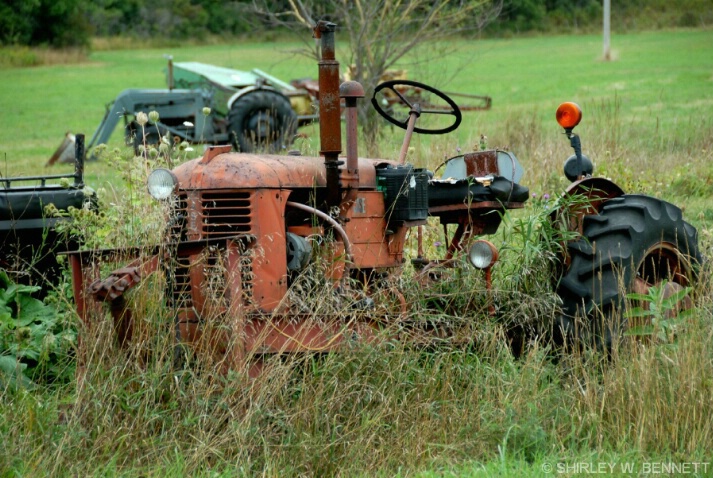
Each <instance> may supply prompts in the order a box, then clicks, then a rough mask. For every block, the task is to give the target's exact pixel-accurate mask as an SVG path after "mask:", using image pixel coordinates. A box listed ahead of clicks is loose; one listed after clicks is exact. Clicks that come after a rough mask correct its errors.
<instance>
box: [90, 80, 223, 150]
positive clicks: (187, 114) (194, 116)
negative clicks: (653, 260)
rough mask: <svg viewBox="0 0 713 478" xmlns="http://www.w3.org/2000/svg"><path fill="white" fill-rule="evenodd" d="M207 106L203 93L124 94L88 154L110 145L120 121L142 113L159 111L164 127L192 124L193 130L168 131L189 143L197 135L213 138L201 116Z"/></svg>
mask: <svg viewBox="0 0 713 478" xmlns="http://www.w3.org/2000/svg"><path fill="white" fill-rule="evenodd" d="M207 105H208V99H207V98H205V96H204V94H203V92H202V91H201V90H175V89H174V90H159V89H156V90H147V89H129V90H124V91H122V92H121V93H119V95H118V96H117V97H116V99H115V100H114V102H113V103H112V104H111V107H109V108H107V111H106V114H105V115H104V118H103V119H102V121H101V123H100V124H99V127H98V128H97V129H96V131H95V132H94V134H93V135H92V139H91V140H90V141H89V144H88V145H87V150H90V149H92V148H93V147H94V146H97V145H99V144H103V143H107V142H108V141H109V138H110V137H111V135H112V133H113V132H114V129H115V128H116V125H117V124H118V123H119V119H120V118H125V117H127V116H135V115H136V113H138V112H139V111H143V112H144V113H149V112H150V111H157V112H158V113H159V117H160V118H161V122H162V124H163V123H164V122H167V121H170V122H171V123H173V124H175V123H178V124H182V123H183V122H184V121H185V122H189V123H192V126H190V127H181V128H177V127H166V129H168V130H170V131H171V132H172V133H174V134H176V135H178V136H181V137H182V138H184V139H187V140H189V141H195V140H196V137H197V136H200V133H199V134H198V135H196V132H204V133H210V134H212V130H213V129H212V125H210V124H206V115H204V114H203V113H202V109H203V107H204V106H207Z"/></svg>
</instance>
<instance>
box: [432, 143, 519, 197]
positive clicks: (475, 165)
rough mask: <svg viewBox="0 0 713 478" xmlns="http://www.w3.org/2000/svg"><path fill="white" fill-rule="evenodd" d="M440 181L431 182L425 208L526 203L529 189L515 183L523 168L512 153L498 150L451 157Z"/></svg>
mask: <svg viewBox="0 0 713 478" xmlns="http://www.w3.org/2000/svg"><path fill="white" fill-rule="evenodd" d="M444 164H445V169H444V171H443V175H442V178H441V179H432V180H431V181H430V182H429V188H428V205H429V206H431V207H432V206H443V205H448V204H456V203H462V202H482V201H499V202H503V203H507V202H525V201H527V198H528V197H529V195H530V190H529V189H528V188H527V187H525V186H522V185H520V184H517V182H518V181H519V180H520V178H521V177H522V174H523V169H522V166H520V163H519V162H518V160H517V158H515V156H514V155H513V154H512V153H508V152H505V151H497V150H488V151H476V152H472V153H466V154H464V155H460V156H455V157H453V158H450V159H449V160H447V161H446V162H445V163H444Z"/></svg>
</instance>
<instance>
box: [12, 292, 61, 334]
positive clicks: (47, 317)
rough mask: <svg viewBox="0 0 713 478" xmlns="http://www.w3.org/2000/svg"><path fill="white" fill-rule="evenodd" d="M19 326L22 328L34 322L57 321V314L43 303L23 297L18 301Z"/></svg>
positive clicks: (32, 298)
mask: <svg viewBox="0 0 713 478" xmlns="http://www.w3.org/2000/svg"><path fill="white" fill-rule="evenodd" d="M16 302H17V312H18V314H17V325H18V327H22V326H25V325H29V324H31V323H32V322H45V321H52V322H53V321H54V320H56V312H55V310H54V309H52V308H51V307H49V306H47V305H45V304H44V303H43V302H42V301H40V300H37V299H35V298H34V297H29V296H25V295H22V296H20V297H19V298H18V299H17V301H16Z"/></svg>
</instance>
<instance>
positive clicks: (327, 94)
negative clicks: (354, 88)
mask: <svg viewBox="0 0 713 478" xmlns="http://www.w3.org/2000/svg"><path fill="white" fill-rule="evenodd" d="M336 29H337V25H336V24H334V23H331V22H326V21H320V22H319V23H317V26H316V27H315V28H314V37H315V38H317V39H319V40H320V43H321V47H322V59H321V60H320V61H319V142H320V151H319V153H320V154H321V155H322V156H324V165H325V170H326V175H327V206H328V208H329V209H330V210H331V209H332V208H335V207H339V205H340V203H341V191H340V188H339V165H340V164H341V163H340V161H339V153H341V152H342V126H341V108H340V99H339V62H338V61H337V60H336V57H335V54H334V32H335V30H336Z"/></svg>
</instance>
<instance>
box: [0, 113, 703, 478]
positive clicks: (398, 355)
mask: <svg viewBox="0 0 713 478" xmlns="http://www.w3.org/2000/svg"><path fill="white" fill-rule="evenodd" d="M592 117H593V119H592V121H594V122H595V123H596V124H598V125H599V126H596V127H600V126H601V127H602V128H603V131H605V133H604V137H605V138H606V140H605V141H604V142H603V144H599V143H598V142H595V141H591V140H589V139H588V138H587V137H586V136H583V144H584V147H585V152H586V154H589V155H591V157H593V158H596V160H597V162H601V164H600V167H604V168H605V170H607V168H609V169H610V170H621V172H622V173H623V175H624V177H625V180H629V181H631V182H632V184H634V182H636V181H639V183H640V184H639V185H641V186H644V187H645V188H646V189H648V190H649V191H650V192H651V191H656V190H657V186H656V182H657V179H656V178H657V177H658V175H659V174H663V173H664V172H665V171H666V167H665V166H664V165H665V164H666V161H668V160H669V158H670V155H671V154H676V155H681V154H687V155H688V156H687V157H688V158H689V159H690V161H691V162H692V164H693V166H692V167H691V171H682V174H684V175H688V174H694V173H693V172H694V171H700V172H702V173H701V174H699V176H698V177H697V178H695V179H696V180H697V181H699V182H700V181H705V179H704V178H705V171H707V170H708V169H707V168H709V166H708V164H701V162H700V161H698V160H697V158H696V151H698V150H699V148H702V147H703V146H704V143H705V141H707V140H710V139H713V138H711V137H710V136H705V135H704V137H703V138H699V137H695V135H691V137H690V138H687V139H686V141H687V143H686V147H685V148H682V149H680V148H677V147H674V146H673V145H672V146H671V148H663V150H662V151H659V152H658V153H657V152H656V151H657V149H656V148H655V147H654V146H652V145H650V144H645V142H644V141H638V140H635V139H632V138H635V137H636V135H635V134H633V133H632V131H631V130H630V129H629V127H628V126H627V125H626V124H621V123H619V124H617V123H616V105H615V104H613V105H606V104H604V105H602V110H601V112H600V113H596V114H593V115H592ZM607 118H608V120H610V121H613V122H614V124H610V123H606V121H607ZM599 122H601V124H599ZM605 126H606V127H605ZM607 128H609V129H607ZM624 133H626V134H624ZM707 134H709V133H707ZM546 136H547V135H546V134H545V133H544V132H543V131H542V129H541V127H540V126H538V123H537V122H536V121H535V120H534V119H530V118H527V117H517V118H514V119H513V120H512V122H511V123H510V126H509V127H508V128H507V130H506V132H505V133H504V135H503V136H502V137H495V138H490V141H491V144H492V143H495V144H509V145H510V146H511V147H512V149H513V150H515V151H524V153H519V154H518V156H519V157H521V158H523V162H525V161H526V162H527V163H526V166H527V165H528V164H529V166H530V167H528V168H527V169H528V170H529V171H530V174H528V176H526V178H527V179H526V180H525V181H523V182H525V183H527V184H528V185H530V187H531V190H532V191H536V192H538V193H540V197H539V199H538V200H533V201H531V202H530V205H529V206H528V207H527V208H526V209H525V210H524V211H520V212H519V213H518V214H517V215H514V216H513V217H508V218H506V220H505V223H504V224H503V226H502V227H501V231H500V233H499V235H497V236H496V237H495V238H493V240H495V241H496V242H497V244H498V245H499V246H500V248H501V251H502V257H501V263H500V264H499V265H498V266H497V268H496V270H495V271H494V274H495V276H496V279H495V291H494V295H495V298H496V300H497V302H498V316H497V318H493V317H491V316H490V315H489V314H488V302H487V300H486V299H485V297H486V296H485V289H484V284H483V282H482V277H480V276H479V275H477V274H475V273H474V272H473V271H470V270H469V269H464V270H463V272H456V273H454V274H453V275H451V276H445V277H444V278H443V280H442V281H441V282H439V283H438V284H437V286H436V288H435V289H434V290H430V291H425V290H424V289H423V288H422V287H421V286H420V285H419V283H418V282H416V281H414V280H412V277H411V276H410V275H409V272H408V268H407V271H406V272H405V273H404V274H403V275H402V276H401V277H400V278H399V279H398V280H399V282H398V284H399V286H400V287H402V288H403V289H404V293H405V295H406V296H407V297H408V300H409V303H410V304H411V305H412V309H413V310H415V311H416V312H415V314H414V315H413V316H412V317H409V318H410V319H414V320H412V321H411V323H412V324H413V323H416V324H417V325H416V326H412V328H411V329H410V330H411V331H412V332H414V335H416V333H415V332H417V331H418V326H419V324H420V326H424V327H432V328H433V327H435V328H439V327H440V328H441V330H443V331H444V332H447V333H445V334H443V338H442V339H441V340H439V341H437V342H433V343H430V344H427V345H423V344H421V345H418V346H417V345H414V344H413V343H412V342H409V341H396V340H393V338H392V337H393V336H394V334H393V333H392V332H393V329H389V327H386V328H385V331H384V337H383V340H380V341H376V342H374V343H371V344H366V343H361V342H358V341H357V342H354V343H353V344H351V345H350V346H348V347H345V348H344V349H343V350H342V351H341V352H339V353H334V354H318V353H314V354H302V355H286V356H278V357H274V359H273V360H272V361H270V363H269V364H268V366H267V367H266V368H265V370H264V372H263V374H262V375H261V376H260V377H259V378H257V379H254V380H253V379H249V378H247V376H246V374H245V373H244V371H243V370H235V371H232V372H230V373H227V374H222V373H219V372H218V371H217V367H216V364H215V357H214V356H213V355H211V354H203V353H191V352H189V354H188V356H187V358H186V359H185V360H181V361H179V362H178V364H179V366H177V361H176V358H177V357H179V358H180V357H183V355H182V350H180V349H177V348H176V344H175V330H174V323H173V317H172V314H171V311H170V310H169V309H168V308H166V307H165V306H164V305H163V302H164V300H163V294H164V287H163V284H162V281H161V279H160V278H159V277H157V278H156V279H154V280H152V281H146V282H145V283H144V284H142V285H141V286H140V287H138V288H137V289H136V290H135V291H133V292H132V296H131V301H132V303H133V306H134V307H135V308H136V310H138V311H139V312H140V313H139V314H137V315H136V324H137V331H136V337H135V340H134V341H133V342H132V343H131V344H130V346H129V347H128V348H127V349H121V348H120V347H118V345H117V344H116V343H115V340H114V338H113V328H112V327H113V326H112V323H111V320H110V319H109V316H108V315H107V316H105V317H104V318H103V319H101V320H97V321H96V322H95V325H94V326H93V327H91V328H83V327H82V328H80V334H81V337H82V344H81V347H80V348H79V349H78V351H77V364H78V367H79V373H78V377H80V378H79V379H78V380H77V381H76V382H73V383H69V384H65V385H63V386H54V387H45V388H40V389H38V390H34V391H23V390H20V391H12V390H5V391H3V392H2V400H1V401H0V430H2V436H3V447H2V449H1V450H0V468H1V469H2V474H16V475H26V476H29V475H36V474H49V475H72V476H76V475H82V476H83V475H142V476H166V475H185V476H188V475H190V476H209V475H210V476H215V475H227V476H394V475H414V474H418V473H440V472H447V471H448V470H466V471H465V473H473V474H475V470H477V469H479V466H480V465H478V464H482V463H485V464H487V463H492V462H502V463H511V464H514V465H513V466H515V467H516V469H519V470H520V471H521V472H522V473H529V472H531V471H532V470H536V471H537V470H539V468H536V465H537V464H538V463H541V462H542V461H543V460H550V461H561V462H568V461H569V462H571V461H576V460H580V459H581V460H589V461H591V460H592V459H593V458H594V459H596V457H602V456H626V457H631V459H633V460H638V461H646V460H653V461H686V462H689V461H696V460H698V461H706V460H708V461H710V450H711V449H713V433H712V432H711V430H712V429H713V418H712V417H713V401H711V400H710V397H711V396H712V395H713V379H712V378H711V377H713V290H712V286H711V283H712V281H711V270H710V265H708V264H707V265H705V266H704V267H703V269H702V270H701V272H700V280H699V282H698V283H697V285H696V287H695V312H696V313H695V315H694V319H693V320H691V321H690V322H688V323H687V324H686V327H685V328H683V329H682V330H681V331H680V332H679V334H678V335H677V337H676V339H675V341H673V342H672V343H669V344H656V343H642V342H640V341H637V340H633V339H632V340H627V341H623V342H622V343H621V344H620V346H619V348H618V349H617V350H615V353H614V354H613V356H605V355H602V354H601V353H599V352H598V351H596V350H588V349H582V350H581V351H576V352H573V353H571V354H568V355H562V354H559V353H557V352H556V351H555V350H553V348H552V346H551V344H550V343H549V342H548V341H547V340H546V339H545V338H544V337H542V336H541V335H538V334H539V332H537V330H538V329H536V328H535V329H534V330H535V331H536V332H535V333H533V334H530V335H529V336H528V343H527V344H526V346H525V347H524V348H522V349H521V352H522V354H521V355H520V357H519V358H515V357H514V356H513V354H512V353H511V349H510V343H509V342H508V330H509V329H510V326H511V324H513V323H515V324H522V323H523V321H527V320H530V321H533V320H534V322H535V323H546V322H547V321H548V320H550V321H551V320H552V314H553V313H554V311H555V310H556V306H557V302H556V301H557V299H556V297H555V296H554V295H553V294H552V289H551V285H550V283H549V282H548V277H549V269H548V268H549V267H550V265H551V251H550V250H549V249H548V248H546V247H541V244H542V239H543V237H544V238H545V239H546V238H547V237H549V238H550V239H551V236H548V234H549V233H548V231H547V230H544V229H542V227H541V220H542V218H543V216H544V215H546V212H547V209H546V208H547V207H548V204H547V203H546V201H544V200H543V199H542V198H541V194H542V193H543V192H550V194H552V195H553V197H554V196H555V194H556V191H559V190H561V187H562V185H563V184H562V182H561V180H559V179H558V177H559V176H558V175H561V174H560V173H559V168H561V160H563V159H564V158H566V157H567V156H568V155H569V154H570V153H569V151H568V149H569V147H568V145H567V144H566V141H565V140H564V139H563V138H558V139H560V140H561V143H556V142H555V141H551V140H550V139H547V138H546ZM451 147H452V146H451V145H446V144H444V143H437V142H436V143H434V144H432V145H431V146H430V148H432V149H431V150H430V154H429V151H427V152H426V153H417V154H424V157H423V158H421V159H424V160H427V158H426V157H428V156H429V155H430V157H437V158H439V159H440V158H441V157H442V156H443V155H444V154H445V151H447V150H448V149H449V148H451ZM642 150H643V151H645V152H646V154H645V155H644V154H636V153H639V152H641V151H642ZM686 151H688V152H687V153H686ZM607 152H609V155H607ZM624 157H627V158H630V163H628V164H627V165H624V166H622V165H621V164H620V161H619V160H618V158H624ZM560 159H561V160H560ZM116 164H117V165H118V167H119V168H124V171H123V172H124V177H125V178H127V179H130V180H131V181H132V183H135V185H134V186H133V187H132V188H130V189H129V190H130V191H132V192H131V194H126V193H125V192H124V190H117V191H105V192H103V194H106V195H107V196H106V197H105V201H106V202H107V203H111V204H113V209H114V212H113V213H112V214H116V215H117V217H119V218H122V220H121V221H120V222H121V224H125V223H126V222H127V217H128V218H129V219H131V221H129V223H131V224H132V226H131V227H123V228H118V225H119V222H116V221H114V222H112V220H111V219H110V220H109V222H108V224H110V226H109V228H110V229H111V231H107V230H103V232H102V231H96V230H95V231H94V232H95V233H101V234H104V235H103V236H102V237H101V239H102V241H105V242H107V241H109V242H112V245H114V246H120V245H133V244H135V243H136V242H138V241H147V240H148V239H147V238H148V237H151V235H152V234H155V233H156V230H155V227H150V225H147V224H144V223H143V222H142V221H141V220H140V219H141V217H148V216H149V214H148V213H147V211H148V209H149V208H150V207H151V206H150V202H148V201H145V200H144V199H142V197H141V196H140V193H139V191H140V187H139V186H138V184H139V183H140V182H141V181H140V177H141V174H142V171H143V174H145V171H146V170H147V169H148V168H145V167H144V166H143V165H142V166H141V167H136V165H135V164H133V165H132V163H131V162H127V161H123V160H122V161H118V162H117V163H116ZM532 165H539V167H537V168H533V167H532ZM627 171H630V173H627ZM642 171H652V172H653V173H654V174H651V175H648V174H641V172H642ZM627 174H628V176H627ZM685 177H688V176H685ZM702 178H703V179H702ZM680 187H686V185H685V181H684V180H681V186H680ZM699 191H700V194H704V192H705V190H704V189H700V190H699ZM673 194H675V192H674V193H673ZM708 194H709V193H708ZM706 197H708V196H706ZM161 213H162V212H161V211H160V210H156V211H155V213H152V215H151V216H152V217H156V216H160V215H161ZM703 216H704V217H703V218H701V219H700V220H699V221H698V223H697V225H698V227H699V231H700V240H701V247H702V251H703V252H704V255H706V256H707V257H710V256H711V253H713V238H711V235H710V226H709V225H708V224H709V223H708V222H706V221H707V220H706V218H705V214H704V215H703ZM132 218H133V219H132ZM427 237H428V238H429V240H430V241H435V240H437V238H439V237H440V236H439V232H437V229H436V232H434V231H433V230H432V228H429V229H428V230H427ZM409 247H413V246H412V245H411V246H409ZM428 247H430V248H434V249H435V248H437V246H435V245H433V242H431V244H430V245H429V246H428ZM309 284H311V285H310V286H309V287H307V286H304V284H303V286H304V288H303V289H302V291H301V292H300V293H301V294H302V298H303V300H304V301H305V303H309V301H313V303H315V304H327V303H329V301H327V300H325V297H324V296H323V295H321V294H324V293H325V292H323V289H321V288H320V287H319V283H318V282H310V283H309ZM425 292H430V293H431V295H430V296H427V295H426V294H425ZM65 306H66V307H67V308H71V307H72V305H71V304H70V303H69V302H67V303H66V304H65ZM324 307H326V305H325V306H324ZM324 310H326V309H324V308H323V309H318V311H319V312H324ZM337 312H338V311H337ZM314 315H315V316H314V317H313V318H312V320H322V319H323V317H322V314H321V313H315V314H314ZM402 326H403V322H400V321H398V320H395V321H394V323H393V324H392V325H391V327H402ZM399 331H402V329H399ZM464 338H466V339H468V340H464ZM533 464H534V465H533ZM530 467H534V468H530ZM536 471H535V474H536Z"/></svg>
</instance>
